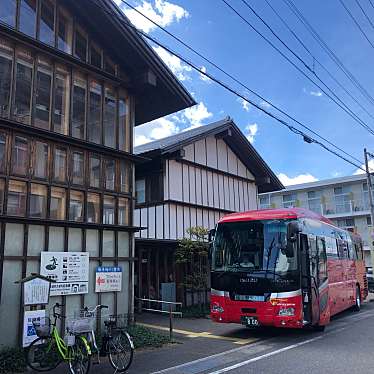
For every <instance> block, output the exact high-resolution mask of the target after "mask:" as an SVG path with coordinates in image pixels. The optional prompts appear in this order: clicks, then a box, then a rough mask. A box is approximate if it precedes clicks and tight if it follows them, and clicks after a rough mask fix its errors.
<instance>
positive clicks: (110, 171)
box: [104, 158, 116, 190]
mask: <svg viewBox="0 0 374 374" xmlns="http://www.w3.org/2000/svg"><path fill="white" fill-rule="evenodd" d="M104 170H105V188H106V189H107V190H114V186H115V180H116V162H115V160H113V159H107V158H106V159H104Z"/></svg>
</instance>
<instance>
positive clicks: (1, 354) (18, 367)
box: [0, 347, 26, 373]
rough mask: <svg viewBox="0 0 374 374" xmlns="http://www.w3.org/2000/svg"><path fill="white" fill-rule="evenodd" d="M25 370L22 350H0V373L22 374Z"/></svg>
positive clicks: (4, 348)
mask: <svg viewBox="0 0 374 374" xmlns="http://www.w3.org/2000/svg"><path fill="white" fill-rule="evenodd" d="M25 370H26V360H25V354H24V351H23V349H20V348H6V347H3V348H1V349H0V373H23V372H24V371H25Z"/></svg>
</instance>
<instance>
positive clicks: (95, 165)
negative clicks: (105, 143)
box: [90, 155, 101, 188]
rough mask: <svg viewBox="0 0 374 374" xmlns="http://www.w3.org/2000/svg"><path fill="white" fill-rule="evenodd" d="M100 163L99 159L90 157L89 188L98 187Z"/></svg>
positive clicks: (93, 156)
mask: <svg viewBox="0 0 374 374" xmlns="http://www.w3.org/2000/svg"><path fill="white" fill-rule="evenodd" d="M100 174H101V162H100V157H99V156H95V155H90V186H91V187H95V188H99V187H100Z"/></svg>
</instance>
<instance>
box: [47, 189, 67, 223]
mask: <svg viewBox="0 0 374 374" xmlns="http://www.w3.org/2000/svg"><path fill="white" fill-rule="evenodd" d="M65 209H66V190H65V189H64V188H58V187H52V188H51V208H50V213H49V217H50V218H51V219H56V220H64V219H65Z"/></svg>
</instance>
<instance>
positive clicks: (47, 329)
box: [32, 317, 51, 338]
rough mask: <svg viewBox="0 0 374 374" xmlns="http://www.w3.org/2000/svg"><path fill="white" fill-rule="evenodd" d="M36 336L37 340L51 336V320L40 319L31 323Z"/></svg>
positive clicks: (46, 318)
mask: <svg viewBox="0 0 374 374" xmlns="http://www.w3.org/2000/svg"><path fill="white" fill-rule="evenodd" d="M32 325H33V327H34V329H35V332H36V335H37V336H38V337H39V338H47V337H48V336H50V334H51V320H50V319H49V318H48V317H43V318H40V320H35V321H32Z"/></svg>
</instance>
